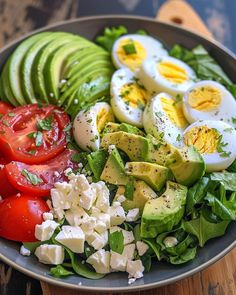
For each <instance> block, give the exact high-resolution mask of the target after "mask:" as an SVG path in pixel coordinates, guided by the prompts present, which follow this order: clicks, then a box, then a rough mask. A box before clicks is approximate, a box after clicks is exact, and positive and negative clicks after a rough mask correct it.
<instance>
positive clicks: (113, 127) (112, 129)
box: [103, 122, 120, 134]
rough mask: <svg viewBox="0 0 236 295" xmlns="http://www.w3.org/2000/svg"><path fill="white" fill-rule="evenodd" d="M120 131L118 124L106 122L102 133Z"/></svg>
mask: <svg viewBox="0 0 236 295" xmlns="http://www.w3.org/2000/svg"><path fill="white" fill-rule="evenodd" d="M117 131H120V124H118V123H114V122H108V123H107V124H106V125H105V128H104V129H103V134H106V133H112V132H117Z"/></svg>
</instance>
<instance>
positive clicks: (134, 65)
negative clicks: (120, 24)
mask: <svg viewBox="0 0 236 295" xmlns="http://www.w3.org/2000/svg"><path fill="white" fill-rule="evenodd" d="M165 55H168V53H167V51H166V50H165V49H164V48H163V45H162V43H160V42H159V41H158V40H156V39H154V38H152V37H150V36H142V35H138V34H130V35H124V36H122V37H120V38H119V39H117V40H116V42H115V43H114V45H113V48H112V60H113V63H114V65H115V66H116V67H117V68H123V67H128V68H129V69H130V70H132V71H136V70H138V69H139V68H140V66H141V64H142V62H143V61H144V60H145V59H146V58H150V57H157V58H159V57H161V56H165Z"/></svg>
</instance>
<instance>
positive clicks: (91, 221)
mask: <svg viewBox="0 0 236 295" xmlns="http://www.w3.org/2000/svg"><path fill="white" fill-rule="evenodd" d="M95 226H96V218H95V217H90V216H88V217H87V218H85V219H83V220H82V222H81V229H82V230H83V232H84V233H86V234H88V235H89V234H92V233H93V231H94V228H95Z"/></svg>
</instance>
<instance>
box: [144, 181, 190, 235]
mask: <svg viewBox="0 0 236 295" xmlns="http://www.w3.org/2000/svg"><path fill="white" fill-rule="evenodd" d="M166 185H167V186H166V191H165V192H164V193H163V194H162V195H161V196H160V197H159V198H157V199H154V200H149V201H148V202H147V203H146V204H145V206H144V210H143V215H142V221H141V237H143V238H155V237H156V236H157V235H158V234H160V233H163V232H166V231H170V230H172V228H173V227H174V226H175V225H177V224H178V223H179V222H180V220H181V219H182V217H183V214H184V206H185V203H186V197H187V192H188V189H187V187H186V186H183V185H181V184H178V183H175V182H171V181H167V183H166Z"/></svg>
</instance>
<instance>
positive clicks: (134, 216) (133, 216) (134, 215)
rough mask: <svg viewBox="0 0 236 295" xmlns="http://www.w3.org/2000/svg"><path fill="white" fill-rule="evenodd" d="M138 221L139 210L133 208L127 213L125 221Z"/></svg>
mask: <svg viewBox="0 0 236 295" xmlns="http://www.w3.org/2000/svg"><path fill="white" fill-rule="evenodd" d="M138 219H139V208H134V209H131V210H129V211H128V213H127V215H126V221H128V222H132V221H136V220H138Z"/></svg>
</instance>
